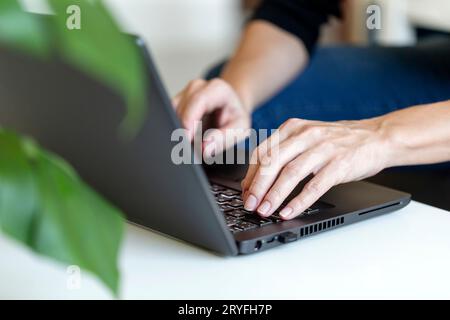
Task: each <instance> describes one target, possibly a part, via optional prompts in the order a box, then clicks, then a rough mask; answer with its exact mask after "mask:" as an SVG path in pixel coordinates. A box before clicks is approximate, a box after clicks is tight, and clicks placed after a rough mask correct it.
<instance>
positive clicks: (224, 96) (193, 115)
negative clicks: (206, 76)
mask: <svg viewBox="0 0 450 320" xmlns="http://www.w3.org/2000/svg"><path fill="white" fill-rule="evenodd" d="M228 100H229V91H226V90H224V88H223V86H222V84H221V83H220V82H219V80H217V81H214V80H212V81H210V82H209V83H207V84H206V86H203V87H202V88H201V89H199V90H197V91H196V92H195V93H193V94H192V95H190V97H189V100H188V101H187V102H186V103H185V107H184V108H183V110H181V112H180V118H181V119H182V121H183V123H184V125H185V127H186V129H187V130H188V131H189V133H190V136H191V137H193V136H194V134H195V130H196V126H197V125H198V122H199V121H200V120H201V119H202V118H203V116H204V115H205V114H206V113H211V112H213V111H214V110H216V109H219V108H222V107H225V106H226V105H227V103H228Z"/></svg>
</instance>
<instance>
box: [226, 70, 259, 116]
mask: <svg viewBox="0 0 450 320" xmlns="http://www.w3.org/2000/svg"><path fill="white" fill-rule="evenodd" d="M221 79H222V80H224V81H225V82H226V83H228V85H229V86H230V87H231V88H232V89H233V91H234V92H235V93H236V96H237V97H238V99H239V102H240V104H241V106H242V108H243V110H244V111H245V112H246V113H247V114H248V115H251V114H252V112H253V109H254V108H255V104H254V99H253V96H252V94H251V91H250V90H249V89H247V86H246V85H245V84H244V83H243V82H242V81H237V80H234V79H233V78H230V77H227V76H226V75H222V76H221Z"/></svg>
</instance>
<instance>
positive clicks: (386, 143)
mask: <svg viewBox="0 0 450 320" xmlns="http://www.w3.org/2000/svg"><path fill="white" fill-rule="evenodd" d="M370 121H372V123H373V125H374V127H375V131H376V135H377V141H378V144H379V146H380V148H379V153H378V155H379V157H380V159H381V161H382V163H383V169H386V168H391V167H397V166H400V165H402V154H403V149H404V146H403V145H402V143H401V141H402V138H400V137H399V132H398V129H397V128H396V126H395V125H394V123H393V122H392V121H391V119H390V118H389V115H384V116H381V117H377V118H374V119H371V120H370Z"/></svg>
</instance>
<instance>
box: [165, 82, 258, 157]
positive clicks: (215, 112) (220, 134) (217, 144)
mask: <svg viewBox="0 0 450 320" xmlns="http://www.w3.org/2000/svg"><path fill="white" fill-rule="evenodd" d="M172 104H173V106H174V108H175V110H176V113H177V115H178V117H179V118H180V119H181V122H182V124H183V126H184V127H185V128H186V129H187V133H188V137H189V138H190V139H191V141H192V139H193V138H194V134H195V133H196V132H197V130H198V124H199V121H202V120H204V119H205V117H208V118H210V119H208V122H211V123H210V128H214V129H217V130H209V131H208V133H207V134H206V135H205V136H204V137H203V150H204V153H205V155H206V156H213V155H214V154H216V153H220V152H221V151H223V150H225V149H227V148H229V147H231V145H230V142H232V141H233V140H235V141H241V140H243V139H245V137H246V136H247V135H248V132H249V130H248V129H249V128H250V126H251V115H250V114H251V112H250V110H249V109H250V108H246V107H245V106H244V104H243V103H242V101H241V99H240V97H239V96H238V94H237V93H236V91H235V90H234V89H233V88H232V86H231V85H230V84H228V82H226V81H225V80H222V79H219V78H216V79H213V80H210V81H206V80H202V79H197V80H193V81H191V82H190V83H189V84H188V85H187V86H186V88H185V89H184V90H183V91H181V92H180V93H179V94H178V95H177V96H176V97H175V98H174V99H173V101H172ZM204 127H205V125H203V128H204ZM204 129H207V128H204ZM233 129H240V130H233ZM243 129H244V130H243ZM230 135H232V137H230ZM230 138H231V139H230ZM219 149H222V150H219Z"/></svg>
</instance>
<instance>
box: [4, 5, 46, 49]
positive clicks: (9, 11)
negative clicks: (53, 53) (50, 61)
mask: <svg viewBox="0 0 450 320" xmlns="http://www.w3.org/2000/svg"><path fill="white" fill-rule="evenodd" d="M0 45H7V46H9V47H12V48H13V49H17V50H21V51H23V52H25V53H30V54H33V55H36V56H39V57H44V56H47V55H48V53H49V37H48V33H47V31H46V29H45V25H44V24H43V22H42V21H41V20H40V19H38V18H37V17H36V16H34V15H30V14H27V13H25V12H24V11H23V10H22V8H21V6H20V4H19V2H18V0H1V1H0Z"/></svg>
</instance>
